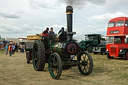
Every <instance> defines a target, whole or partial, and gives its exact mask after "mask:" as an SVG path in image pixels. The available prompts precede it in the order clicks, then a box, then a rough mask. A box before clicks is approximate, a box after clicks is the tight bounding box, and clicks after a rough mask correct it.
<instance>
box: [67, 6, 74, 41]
mask: <svg viewBox="0 0 128 85" xmlns="http://www.w3.org/2000/svg"><path fill="white" fill-rule="evenodd" d="M66 13H67V34H68V40H72V36H73V34H75V33H74V32H72V13H73V8H72V6H67V7H66Z"/></svg>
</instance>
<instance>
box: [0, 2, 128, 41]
mask: <svg viewBox="0 0 128 85" xmlns="http://www.w3.org/2000/svg"><path fill="white" fill-rule="evenodd" d="M127 4H128V0H1V1H0V35H1V37H2V38H19V37H23V38H24V37H26V36H27V35H35V34H36V33H41V32H42V31H43V30H45V28H46V27H53V28H54V31H55V32H56V33H57V32H58V31H59V30H60V28H61V27H65V28H66V24H67V22H66V13H65V11H66V6H67V5H72V6H73V8H74V13H73V31H74V32H76V35H75V37H77V38H80V39H84V35H85V34H90V33H100V34H102V35H106V30H107V23H108V21H109V20H110V19H112V18H114V17H121V16H126V17H127V16H128V10H127V8H128V5H127Z"/></svg>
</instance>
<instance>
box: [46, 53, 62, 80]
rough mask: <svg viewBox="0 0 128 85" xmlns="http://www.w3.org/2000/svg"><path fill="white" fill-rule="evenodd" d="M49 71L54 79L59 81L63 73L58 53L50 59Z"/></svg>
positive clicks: (53, 54)
mask: <svg viewBox="0 0 128 85" xmlns="http://www.w3.org/2000/svg"><path fill="white" fill-rule="evenodd" d="M48 69H49V73H50V75H51V77H52V78H53V79H59V78H60V76H61V73H62V62H61V58H60V56H59V54H58V53H52V54H51V55H50V57H49V62H48Z"/></svg>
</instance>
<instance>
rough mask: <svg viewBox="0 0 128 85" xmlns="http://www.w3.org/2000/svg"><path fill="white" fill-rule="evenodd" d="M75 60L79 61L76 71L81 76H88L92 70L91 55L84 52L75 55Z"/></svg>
mask: <svg viewBox="0 0 128 85" xmlns="http://www.w3.org/2000/svg"><path fill="white" fill-rule="evenodd" d="M77 59H78V61H79V65H78V69H79V71H80V73H81V74H83V75H89V74H91V72H92V70H93V60H92V57H91V55H90V54H89V53H88V52H86V51H82V52H80V53H79V54H78V55H77Z"/></svg>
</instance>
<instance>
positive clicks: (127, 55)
mask: <svg viewBox="0 0 128 85" xmlns="http://www.w3.org/2000/svg"><path fill="white" fill-rule="evenodd" d="M123 59H124V60H128V52H127V53H125V55H123Z"/></svg>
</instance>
